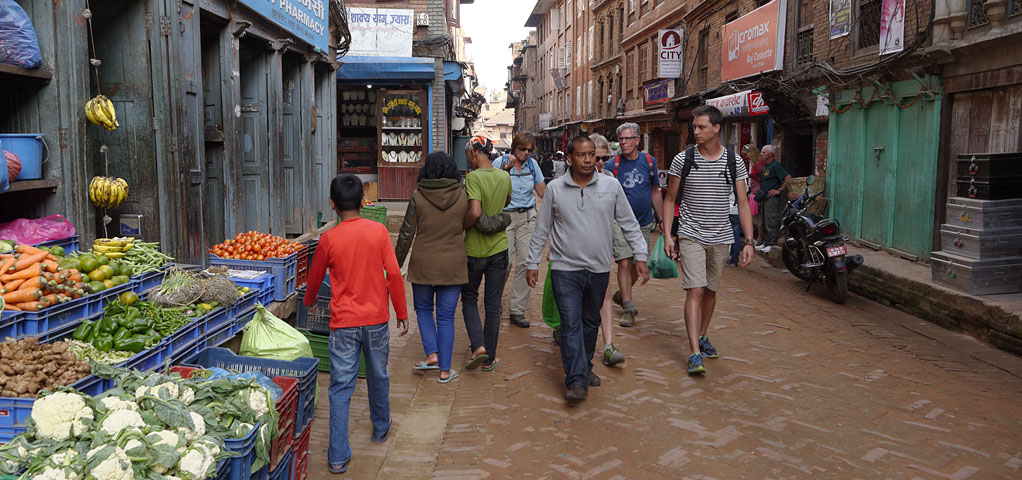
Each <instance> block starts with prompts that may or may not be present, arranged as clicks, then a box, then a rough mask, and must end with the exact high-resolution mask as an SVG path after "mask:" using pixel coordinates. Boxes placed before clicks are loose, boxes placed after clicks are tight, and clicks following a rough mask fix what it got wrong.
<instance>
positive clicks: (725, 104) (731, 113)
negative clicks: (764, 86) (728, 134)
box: [706, 90, 770, 117]
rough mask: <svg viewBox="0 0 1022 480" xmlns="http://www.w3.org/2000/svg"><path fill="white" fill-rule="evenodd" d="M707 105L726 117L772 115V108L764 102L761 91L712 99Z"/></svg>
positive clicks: (749, 91) (707, 101) (747, 91)
mask: <svg viewBox="0 0 1022 480" xmlns="http://www.w3.org/2000/svg"><path fill="white" fill-rule="evenodd" d="M706 104H707V105H713V106H714V107H717V110H720V113H722V114H723V115H724V116H725V117H735V116H739V115H766V114H767V113H770V107H768V106H767V104H766V101H765V100H763V92H760V91H759V90H746V91H744V92H738V93H734V94H731V95H724V96H723V97H717V98H710V99H707V100H706Z"/></svg>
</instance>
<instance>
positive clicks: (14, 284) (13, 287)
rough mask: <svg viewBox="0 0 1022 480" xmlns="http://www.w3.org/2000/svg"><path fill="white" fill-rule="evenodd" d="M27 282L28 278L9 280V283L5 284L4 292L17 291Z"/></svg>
mask: <svg viewBox="0 0 1022 480" xmlns="http://www.w3.org/2000/svg"><path fill="white" fill-rule="evenodd" d="M25 282H26V280H11V281H10V282H7V284H5V285H4V289H3V293H11V292H14V291H17V290H18V289H19V288H21V285H22V284H24V283H25Z"/></svg>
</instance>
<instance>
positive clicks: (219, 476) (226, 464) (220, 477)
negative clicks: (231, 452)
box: [213, 458, 231, 480]
mask: <svg viewBox="0 0 1022 480" xmlns="http://www.w3.org/2000/svg"><path fill="white" fill-rule="evenodd" d="M213 478H216V480H229V479H230V478H231V462H230V459H229V458H221V459H220V463H217V464H216V476H215V477H213Z"/></svg>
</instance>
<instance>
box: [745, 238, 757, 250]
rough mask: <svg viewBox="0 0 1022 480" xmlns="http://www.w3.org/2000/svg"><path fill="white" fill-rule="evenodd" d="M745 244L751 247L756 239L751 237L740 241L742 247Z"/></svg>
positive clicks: (754, 244)
mask: <svg viewBox="0 0 1022 480" xmlns="http://www.w3.org/2000/svg"><path fill="white" fill-rule="evenodd" d="M746 245H752V246H753V247H755V246H756V241H755V240H753V239H751V238H746V239H745V240H744V241H742V247H743V248H744V247H745V246H746Z"/></svg>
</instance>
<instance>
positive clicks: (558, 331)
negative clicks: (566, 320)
mask: <svg viewBox="0 0 1022 480" xmlns="http://www.w3.org/2000/svg"><path fill="white" fill-rule="evenodd" d="M553 335H554V344H556V345H557V346H558V347H560V346H561V327H560V326H556V327H554V333H553Z"/></svg>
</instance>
